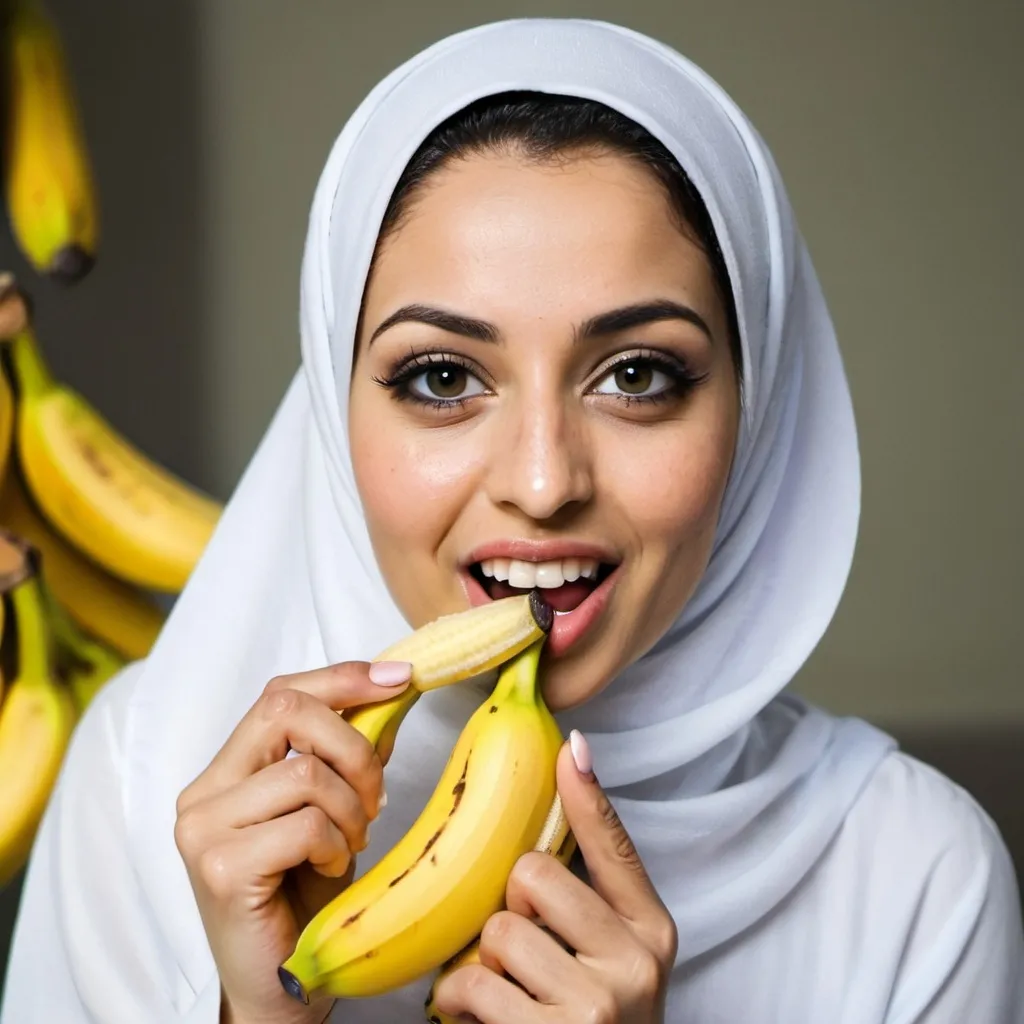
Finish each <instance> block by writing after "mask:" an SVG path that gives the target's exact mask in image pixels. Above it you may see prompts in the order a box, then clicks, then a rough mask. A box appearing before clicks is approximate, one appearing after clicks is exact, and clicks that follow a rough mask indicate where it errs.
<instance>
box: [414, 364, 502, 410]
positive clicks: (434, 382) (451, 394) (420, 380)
mask: <svg viewBox="0 0 1024 1024" xmlns="http://www.w3.org/2000/svg"><path fill="white" fill-rule="evenodd" d="M408 388H409V393H410V395H411V396H412V397H414V398H416V399H419V400H420V401H422V402H442V403H443V402H450V403H452V404H453V405H455V404H457V403H458V402H460V401H464V400H465V399H467V398H475V397H476V396H477V395H481V394H484V393H485V391H486V388H484V387H483V385H481V383H480V381H479V380H478V379H477V378H476V377H475V376H474V375H473V374H472V373H470V372H469V370H467V369H465V368H464V367H462V366H459V365H458V364H457V363H442V362H438V363H437V364H436V365H435V366H431V367H429V368H427V369H425V370H423V371H422V372H421V373H417V374H415V375H414V376H411V377H410V378H409V383H408Z"/></svg>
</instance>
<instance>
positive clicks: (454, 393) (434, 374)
mask: <svg viewBox="0 0 1024 1024" xmlns="http://www.w3.org/2000/svg"><path fill="white" fill-rule="evenodd" d="M425 376H426V381H427V387H428V388H429V389H430V392H431V394H433V395H436V396H437V397H438V398H458V397H459V395H461V394H462V392H463V391H464V390H465V388H466V371H465V370H463V369H460V368H459V367H457V366H445V367H442V368H441V369H440V370H428V371H427V373H426V374H425Z"/></svg>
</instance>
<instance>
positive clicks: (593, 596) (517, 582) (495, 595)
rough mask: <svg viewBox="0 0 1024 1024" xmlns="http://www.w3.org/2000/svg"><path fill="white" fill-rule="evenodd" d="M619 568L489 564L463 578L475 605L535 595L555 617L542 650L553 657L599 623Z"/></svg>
mask: <svg viewBox="0 0 1024 1024" xmlns="http://www.w3.org/2000/svg"><path fill="white" fill-rule="evenodd" d="M619 568H620V566H619V565H617V564H613V563H609V562H598V561H596V560H595V559H587V558H565V559H561V560H559V561H557V562H536V563H535V562H522V561H518V560H516V559H508V558H493V559H485V560H484V561H482V562H474V563H473V564H471V565H469V566H467V567H466V568H465V570H464V572H465V574H466V583H467V591H468V593H469V597H470V602H471V603H472V604H474V605H478V604H481V603H483V602H485V601H488V600H490V601H498V600H501V599H502V598H505V597H513V596H515V595H516V594H527V593H529V592H530V591H531V590H534V589H536V590H538V591H539V592H540V594H541V596H542V597H543V599H544V602H545V603H546V604H547V605H549V606H550V607H551V608H552V609H553V610H554V612H555V621H554V625H553V626H552V629H551V633H550V635H549V637H548V643H547V648H548V650H549V651H550V652H551V653H552V654H553V655H555V656H558V655H559V654H562V653H563V652H564V651H566V650H567V649H568V648H569V647H570V646H571V645H572V644H574V643H576V641H577V640H579V639H580V637H581V636H583V634H584V633H585V632H586V631H587V630H588V629H589V628H590V627H591V626H592V625H593V624H594V622H595V621H596V620H597V619H598V617H599V616H600V614H601V612H602V611H603V610H604V607H605V605H606V604H607V601H608V597H609V595H610V593H611V590H612V587H613V586H614V584H615V582H616V580H617V579H618V576H619V573H618V569H619Z"/></svg>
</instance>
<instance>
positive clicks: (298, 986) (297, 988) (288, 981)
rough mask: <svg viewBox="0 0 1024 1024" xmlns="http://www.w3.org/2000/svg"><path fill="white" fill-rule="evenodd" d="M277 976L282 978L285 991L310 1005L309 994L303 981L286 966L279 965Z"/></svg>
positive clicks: (293, 997)
mask: <svg viewBox="0 0 1024 1024" xmlns="http://www.w3.org/2000/svg"><path fill="white" fill-rule="evenodd" d="M277 976H278V977H279V978H280V979H281V984H282V986H283V987H284V990H285V992H287V993H288V995H290V996H291V997H292V999H298V1001H299V1002H300V1003H305V1005H307V1006H308V1005H309V995H308V994H307V993H306V990H305V989H304V988H303V987H302V982H301V981H299V979H298V978H296V977H295V975H294V974H292V972H291V971H289V970H288V969H287V968H286V967H278V969H277Z"/></svg>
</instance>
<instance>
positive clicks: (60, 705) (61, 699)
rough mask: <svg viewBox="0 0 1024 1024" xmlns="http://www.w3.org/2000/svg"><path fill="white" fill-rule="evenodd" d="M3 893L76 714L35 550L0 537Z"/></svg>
mask: <svg viewBox="0 0 1024 1024" xmlns="http://www.w3.org/2000/svg"><path fill="white" fill-rule="evenodd" d="M0 602H2V608H3V627H4V628H3V636H2V639H0V665H2V672H3V678H4V684H3V687H2V691H3V692H2V694H0V698H2V699H0V780H2V783H0V888H2V887H3V886H4V885H5V884H6V883H7V882H8V881H10V879H11V878H12V877H13V876H14V875H15V874H16V873H17V872H18V871H19V870H20V869H21V868H22V866H23V865H24V863H25V861H26V859H27V858H28V854H29V851H30V850H31V848H32V842H33V840H34V838H35V834H36V830H37V829H38V827H39V822H40V820H41V819H42V816H43V811H44V810H45V809H46V804H47V802H48V800H49V797H50V791H51V789H52V788H53V784H54V782H55V781H56V779H57V774H58V772H59V770H60V766H61V763H62V762H63V760H64V752H65V750H66V749H67V745H68V741H69V739H70V737H71V733H72V730H73V729H74V725H75V722H76V720H77V717H78V713H77V710H76V708H75V703H74V700H73V698H72V696H71V691H70V690H69V689H68V687H67V686H66V685H65V684H64V683H63V682H62V680H61V679H60V676H59V666H58V649H57V641H56V637H55V635H54V632H53V630H52V628H51V625H50V623H51V619H50V608H49V597H48V595H47V592H46V586H45V583H44V582H43V580H42V578H41V576H40V574H39V557H38V553H37V552H36V551H35V550H34V549H33V548H32V547H31V546H30V545H28V544H26V543H25V542H24V541H23V540H21V539H20V538H18V537H15V536H13V535H12V534H9V533H6V532H0Z"/></svg>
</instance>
